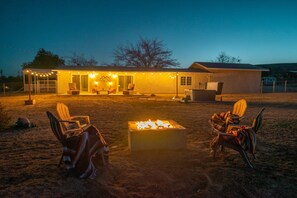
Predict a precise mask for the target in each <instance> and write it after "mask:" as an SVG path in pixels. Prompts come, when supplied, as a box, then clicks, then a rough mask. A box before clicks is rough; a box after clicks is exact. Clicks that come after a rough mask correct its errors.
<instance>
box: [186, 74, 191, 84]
mask: <svg viewBox="0 0 297 198" xmlns="http://www.w3.org/2000/svg"><path fill="white" fill-rule="evenodd" d="M187 85H192V77H190V76H188V77H187Z"/></svg>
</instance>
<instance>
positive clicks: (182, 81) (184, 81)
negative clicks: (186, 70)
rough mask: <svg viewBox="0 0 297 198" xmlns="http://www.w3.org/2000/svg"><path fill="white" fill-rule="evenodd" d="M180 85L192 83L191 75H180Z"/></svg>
mask: <svg viewBox="0 0 297 198" xmlns="http://www.w3.org/2000/svg"><path fill="white" fill-rule="evenodd" d="M180 85H183V86H185V85H192V77H191V76H181V77H180Z"/></svg>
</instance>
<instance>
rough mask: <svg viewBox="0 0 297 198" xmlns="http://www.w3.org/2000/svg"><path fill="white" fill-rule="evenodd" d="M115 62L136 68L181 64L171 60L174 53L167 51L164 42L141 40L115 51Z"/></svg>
mask: <svg viewBox="0 0 297 198" xmlns="http://www.w3.org/2000/svg"><path fill="white" fill-rule="evenodd" d="M113 54H114V58H115V62H116V63H117V64H120V65H124V66H136V67H158V68H163V67H174V66H178V65H179V63H178V62H177V60H176V59H173V58H171V56H172V51H170V50H165V49H164V44H163V42H162V41H158V40H157V39H153V40H148V39H143V38H140V40H139V41H138V42H137V43H136V44H135V45H133V44H131V43H130V44H127V45H126V46H119V47H118V48H117V49H115V50H114V53H113Z"/></svg>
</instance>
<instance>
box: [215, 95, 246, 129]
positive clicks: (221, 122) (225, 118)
mask: <svg viewBox="0 0 297 198" xmlns="http://www.w3.org/2000/svg"><path fill="white" fill-rule="evenodd" d="M246 108H247V102H246V100H245V99H240V100H238V101H237V102H236V103H235V104H234V106H233V110H232V113H231V111H228V112H222V113H220V114H217V113H215V114H214V115H213V116H212V117H211V119H210V120H209V123H210V125H211V131H210V134H211V135H212V134H213V132H216V133H218V132H226V131H227V130H228V127H232V126H236V125H239V123H240V121H241V120H242V119H243V118H244V117H243V115H244V113H245V111H246Z"/></svg>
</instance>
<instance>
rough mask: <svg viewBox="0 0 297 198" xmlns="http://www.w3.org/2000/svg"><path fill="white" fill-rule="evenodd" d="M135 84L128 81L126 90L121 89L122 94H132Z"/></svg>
mask: <svg viewBox="0 0 297 198" xmlns="http://www.w3.org/2000/svg"><path fill="white" fill-rule="evenodd" d="M134 88H135V84H132V83H129V84H128V88H127V90H124V91H123V94H124V95H133V94H134Z"/></svg>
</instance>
